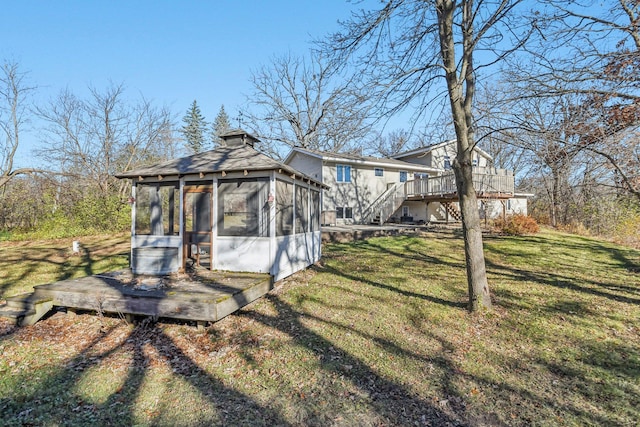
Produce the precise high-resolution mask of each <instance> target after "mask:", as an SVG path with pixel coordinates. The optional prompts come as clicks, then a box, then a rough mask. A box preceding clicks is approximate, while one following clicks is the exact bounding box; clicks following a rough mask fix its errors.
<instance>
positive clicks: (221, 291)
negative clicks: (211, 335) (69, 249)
mask: <svg viewBox="0 0 640 427" xmlns="http://www.w3.org/2000/svg"><path fill="white" fill-rule="evenodd" d="M272 288H273V283H272V280H271V277H270V276H269V275H267V274H257V273H227V272H215V271H213V272H212V271H208V270H204V269H202V270H200V269H199V270H197V272H195V273H193V274H190V275H171V276H163V277H140V276H138V277H134V276H133V275H132V274H131V273H130V271H128V270H123V271H117V272H113V273H107V274H102V275H95V276H89V277H83V278H79V279H72V280H63V281H60V282H55V283H50V284H46V285H38V286H34V293H33V298H34V299H37V300H47V301H51V304H52V305H53V306H54V307H56V306H57V307H67V309H69V310H70V311H74V310H91V311H96V312H98V313H102V312H104V313H118V314H123V315H136V316H151V317H155V318H160V317H164V318H172V319H182V320H193V321H198V322H207V321H210V322H215V321H217V320H220V319H222V318H223V317H225V316H227V315H229V314H231V313H233V312H234V311H236V310H238V309H240V308H241V307H243V306H245V305H247V304H249V303H250V302H252V301H254V300H256V299H257V298H260V297H261V296H263V295H264V294H266V293H267V292H269V290H271V289H272ZM27 309H28V308H27V307H25V310H27Z"/></svg>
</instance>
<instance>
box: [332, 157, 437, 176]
mask: <svg viewBox="0 0 640 427" xmlns="http://www.w3.org/2000/svg"><path fill="white" fill-rule="evenodd" d="M322 160H323V161H325V162H331V163H346V164H352V165H364V166H372V167H377V168H389V169H396V170H399V171H404V170H407V171H409V170H411V171H416V172H438V171H440V169H437V168H432V167H428V166H424V165H418V164H416V163H409V162H406V163H405V164H403V165H399V164H396V163H384V162H372V161H369V160H355V159H346V158H344V157H323V158H322Z"/></svg>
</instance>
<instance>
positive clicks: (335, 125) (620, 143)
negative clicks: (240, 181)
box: [0, 0, 640, 237]
mask: <svg viewBox="0 0 640 427" xmlns="http://www.w3.org/2000/svg"><path fill="white" fill-rule="evenodd" d="M601 3H602V2H598V1H592V0H586V1H575V0H569V1H566V2H556V1H552V0H538V1H535V2H524V1H518V0H497V1H491V2H481V3H477V2H476V3H474V2H470V1H462V0H461V1H449V0H433V1H428V2H417V1H400V2H396V1H385V2H382V3H380V7H379V8H377V9H374V10H360V11H355V12H354V15H353V19H352V20H350V21H346V22H345V23H343V24H344V25H343V27H342V30H341V31H339V32H337V33H335V34H332V35H329V36H328V37H327V38H326V39H324V40H321V41H320V42H319V43H318V44H316V45H315V46H314V49H313V50H310V52H309V53H308V54H307V55H302V56H295V55H292V54H288V55H284V56H274V58H273V59H272V60H271V62H270V63H268V64H263V65H260V64H256V68H255V69H254V70H253V72H252V78H251V83H252V86H253V90H252V91H251V93H250V94H248V96H247V100H246V105H245V106H244V107H243V108H242V111H241V113H240V114H242V123H240V122H239V123H238V126H242V127H244V128H245V129H246V130H248V131H249V132H251V133H253V134H255V135H256V136H257V137H258V138H260V139H261V140H262V144H261V145H260V146H259V147H258V148H259V149H261V150H262V151H264V152H265V153H268V154H270V155H272V156H274V157H278V158H282V157H284V156H285V155H286V154H287V153H288V151H289V150H290V149H291V148H292V147H304V148H308V149H312V150H323V151H331V152H357V153H362V154H370V155H381V156H390V155H393V154H396V153H398V152H400V151H405V150H408V149H412V148H416V147H417V146H422V145H428V144H431V143H436V142H441V141H443V140H445V139H456V140H458V141H466V142H465V143H464V144H463V146H461V147H459V148H461V151H462V152H464V153H469V150H472V149H473V147H475V146H476V144H478V145H480V146H482V147H483V148H484V149H485V150H486V151H488V152H489V153H490V154H492V155H493V157H494V165H495V166H497V167H503V168H509V169H512V170H514V171H515V172H516V177H517V184H518V188H519V190H521V191H523V192H528V193H532V194H534V196H533V197H532V198H531V199H530V212H531V213H532V214H533V215H534V216H535V217H536V218H537V219H538V220H539V221H541V222H546V223H549V224H551V225H553V226H557V227H567V228H572V229H582V230H583V231H585V232H592V233H600V234H604V235H609V236H613V237H615V236H624V235H625V230H627V231H626V234H627V235H628V234H633V233H634V232H635V233H636V235H637V233H638V227H639V226H640V225H639V223H640V220H639V218H640V213H639V211H640V208H639V204H640V176H639V171H640V148H639V147H640V144H639V143H638V139H639V136H640V127H639V125H640V101H639V99H640V92H639V89H640V87H639V86H640V78H639V77H638V76H640V54H639V52H640V34H639V32H638V21H639V18H638V16H639V8H640V6H639V4H638V2H637V1H632V0H616V1H613V2H610V3H607V4H601ZM445 18H446V22H445V21H443V20H444V19H445ZM474 19H475V21H474ZM450 23H453V24H452V26H451V27H449V26H448V25H449V24H450ZM374 24H375V25H374ZM377 25H381V26H377ZM387 29H393V31H386V30H387ZM378 30H379V31H378ZM465 31H466V32H465ZM445 36H446V37H445ZM447 37H449V38H447ZM465 37H466V38H465ZM465 40H466V41H465ZM443 43H444V44H443ZM446 43H449V46H454V47H453V50H451V49H449V48H447V49H449V50H447V49H445V50H444V51H443V49H444V48H445V47H446V46H447V45H446ZM465 43H467V44H466V45H465ZM464 48H469V49H470V50H469V51H465V50H464ZM473 49H482V51H483V55H482V56H480V57H478V56H477V55H476V56H474V53H475V50H473ZM447 52H456V53H457V54H460V53H462V54H463V56H462V57H461V58H457V57H456V58H449V57H445V56H443V55H444V54H445V53H447ZM465 55H466V56H465ZM460 67H462V68H460ZM445 71H446V72H445ZM447 72H448V74H447ZM37 91H38V88H37V86H36V85H35V84H34V83H33V82H31V81H30V80H29V76H28V74H27V73H25V72H24V71H23V69H22V68H21V66H20V64H17V63H14V62H7V61H5V62H3V63H2V68H1V70H0V131H1V133H0V137H1V139H0V230H4V231H5V232H6V231H13V232H15V231H16V230H29V229H43V230H45V229H46V230H59V234H64V233H72V232H82V231H84V232H89V231H102V230H110V229H112V228H122V229H125V228H126V227H128V222H129V217H128V209H129V206H128V204H127V203H126V198H127V195H128V192H129V187H128V185H129V184H128V183H127V182H124V181H118V180H116V179H114V178H113V175H114V174H115V173H117V172H122V171H125V170H127V169H131V168H134V167H138V166H140V165H143V164H149V163H151V162H156V161H160V160H165V159H168V158H171V157H175V156H177V155H181V154H185V153H199V152H202V151H206V150H209V149H212V148H215V147H217V146H218V145H220V144H221V143H222V141H221V140H220V135H222V134H224V133H225V132H227V131H228V130H230V129H232V128H233V126H232V125H231V119H230V118H229V116H228V114H227V112H226V111H225V108H224V106H221V108H220V110H219V112H218V114H217V116H216V117H215V118H214V119H213V120H212V121H208V120H207V119H206V118H205V116H204V115H203V113H202V112H201V110H200V107H199V105H198V103H197V101H196V100H194V101H193V103H192V104H191V105H190V106H186V108H185V110H183V111H184V112H183V113H182V114H181V115H180V116H181V117H180V118H181V120H180V119H177V118H176V115H175V114H174V113H173V112H171V111H169V110H168V109H167V108H165V107H160V106H157V105H154V104H153V103H152V102H151V101H149V100H146V99H144V98H143V97H138V98H135V99H132V98H130V97H129V96H128V95H127V93H126V90H125V88H124V86H123V85H121V84H120V85H119V84H111V85H109V86H107V87H106V88H96V87H90V88H89V91H88V95H86V96H83V97H80V96H78V95H77V94H74V93H72V92H71V91H70V90H63V91H61V92H60V93H59V94H58V96H57V97H55V98H54V99H53V100H51V101H49V102H48V103H47V104H45V105H37V106H36V105H34V104H33V102H32V99H33V95H34V94H35V93H36V92H37ZM453 101H455V102H454V103H453V104H452V102H453ZM452 108H453V110H452ZM398 113H404V114H405V115H406V117H409V118H408V119H407V123H406V125H405V126H404V127H400V128H396V129H387V124H388V123H389V120H390V119H391V118H392V117H394V116H395V115H397V114H398ZM454 113H455V114H454ZM380 129H382V131H381V130H380ZM26 132H30V134H31V135H37V138H38V146H39V147H40V148H39V149H38V150H37V152H34V153H33V159H32V161H31V162H30V164H29V165H28V166H27V167H16V162H15V159H16V157H15V154H16V152H17V150H18V147H20V144H21V143H22V142H23V141H24V135H25V133H26ZM465 155H466V154H465ZM457 160H458V164H459V165H460V166H461V168H460V169H458V170H460V171H461V172H462V171H463V170H466V169H465V168H464V167H463V166H464V165H466V163H468V162H467V160H468V159H467V158H466V157H464V156H462V157H460V158H459V159H457ZM22 166H24V165H22ZM465 173H466V172H465ZM461 177H462V175H461ZM471 205H473V203H471ZM51 233H52V234H56V233H58V231H51Z"/></svg>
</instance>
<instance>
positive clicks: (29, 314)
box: [0, 293, 53, 326]
mask: <svg viewBox="0 0 640 427" xmlns="http://www.w3.org/2000/svg"><path fill="white" fill-rule="evenodd" d="M6 301H7V302H6V304H4V305H0V317H5V318H7V319H11V320H13V322H14V324H15V325H16V326H29V325H33V324H34V323H36V322H37V321H38V320H40V319H41V318H42V317H43V316H44V315H45V314H47V313H48V312H49V311H51V309H52V308H53V299H52V298H51V297H42V296H37V295H36V294H35V293H28V294H22V295H16V296H13V297H9V298H7V299H6Z"/></svg>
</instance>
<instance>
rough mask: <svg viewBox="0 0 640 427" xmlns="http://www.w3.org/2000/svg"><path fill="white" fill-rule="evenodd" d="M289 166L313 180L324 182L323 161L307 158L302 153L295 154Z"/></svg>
mask: <svg viewBox="0 0 640 427" xmlns="http://www.w3.org/2000/svg"><path fill="white" fill-rule="evenodd" d="M288 164H289V166H291V167H292V168H294V169H296V170H299V171H301V172H303V173H304V174H306V175H307V176H310V177H311V178H313V179H315V180H318V181H320V182H324V180H323V167H322V159H319V158H316V157H312V156H307V155H304V154H301V153H294V154H293V156H292V158H291V159H290V160H289V163H288Z"/></svg>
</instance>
